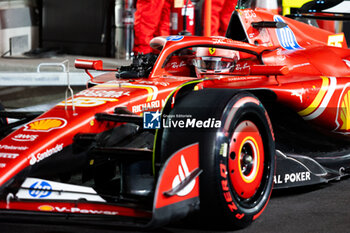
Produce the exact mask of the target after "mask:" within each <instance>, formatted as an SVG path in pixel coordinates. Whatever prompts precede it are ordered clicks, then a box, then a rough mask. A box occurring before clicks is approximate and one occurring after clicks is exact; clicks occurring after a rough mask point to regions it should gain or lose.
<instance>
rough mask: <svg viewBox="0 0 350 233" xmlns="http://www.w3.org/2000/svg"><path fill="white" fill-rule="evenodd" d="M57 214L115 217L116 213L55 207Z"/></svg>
mask: <svg viewBox="0 0 350 233" xmlns="http://www.w3.org/2000/svg"><path fill="white" fill-rule="evenodd" d="M55 210H56V211H57V212H69V213H80V214H105V215H117V214H118V212H117V211H108V210H89V209H80V208H78V207H70V208H67V207H58V206H56V207H55Z"/></svg>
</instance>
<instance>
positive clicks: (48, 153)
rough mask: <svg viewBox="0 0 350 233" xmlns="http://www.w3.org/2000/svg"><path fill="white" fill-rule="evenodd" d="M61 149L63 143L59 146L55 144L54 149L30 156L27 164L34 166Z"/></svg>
mask: <svg viewBox="0 0 350 233" xmlns="http://www.w3.org/2000/svg"><path fill="white" fill-rule="evenodd" d="M62 149H63V143H61V144H57V145H56V146H55V147H54V148H51V149H46V151H44V152H42V153H37V154H36V155H35V154H31V155H30V156H29V157H28V159H29V164H30V165H34V164H35V163H37V162H40V161H41V160H43V159H45V158H47V157H50V156H51V155H53V154H55V153H57V152H59V151H61V150H62Z"/></svg>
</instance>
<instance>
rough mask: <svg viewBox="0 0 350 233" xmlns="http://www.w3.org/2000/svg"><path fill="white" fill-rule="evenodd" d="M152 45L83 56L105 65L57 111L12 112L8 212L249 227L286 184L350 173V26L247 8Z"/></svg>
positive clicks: (4, 188)
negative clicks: (222, 33) (115, 57)
mask: <svg viewBox="0 0 350 233" xmlns="http://www.w3.org/2000/svg"><path fill="white" fill-rule="evenodd" d="M151 46H152V47H153V48H154V50H156V51H158V54H141V55H138V56H136V57H135V58H134V59H133V61H132V63H131V64H130V65H128V66H121V67H119V68H118V69H115V70H107V69H104V68H103V64H102V61H101V60H81V59H80V60H79V59H77V60H76V63H75V66H76V67H77V68H80V69H84V70H86V72H87V74H89V75H90V76H91V73H90V72H89V70H100V71H105V72H104V73H103V74H102V75H100V76H96V77H92V76H91V79H90V81H89V83H88V88H87V89H85V90H83V91H81V92H79V93H77V94H75V95H73V96H71V97H70V98H66V99H65V100H63V101H62V102H60V103H58V104H57V105H56V106H54V107H53V108H52V109H50V110H48V111H46V112H18V111H2V112H1V115H0V116H1V121H0V122H1V138H2V139H1V141H0V198H1V201H0V214H1V217H3V218H15V219H26V218H30V219H41V220H43V219H45V220H52V221H67V219H68V220H69V221H70V222H76V223H89V224H103V225H115V226H119V225H121V226H133V227H159V226H162V225H164V224H167V223H169V222H171V221H176V220H179V219H181V218H184V217H186V216H188V215H190V214H196V215H197V216H200V219H208V221H207V222H209V223H212V224H218V225H220V226H227V227H230V228H242V227H245V226H247V225H249V224H250V223H251V222H252V221H254V220H255V219H257V218H258V217H259V216H260V215H261V214H262V212H263V211H264V209H265V207H266V206H267V204H268V201H269V198H270V195H271V192H272V189H282V188H290V187H297V186H306V185H315V184H319V183H325V182H328V181H331V180H334V179H339V178H341V177H342V176H345V175H348V174H349V172H350V170H349V169H350V157H349V152H350V147H349V133H350V82H349V76H350V50H349V49H347V45H346V40H345V38H344V34H332V33H331V32H328V31H325V30H322V29H319V28H317V27H314V26H311V25H308V24H306V23H303V22H300V21H297V20H294V19H291V18H286V17H282V16H280V15H275V14H273V13H271V12H269V11H264V10H259V9H256V10H252V9H243V10H237V11H235V12H234V13H233V15H232V18H231V21H230V25H229V28H228V30H227V34H226V37H199V36H182V35H176V36H169V37H156V38H154V39H153V40H152V41H151ZM107 71H108V72H107ZM8 118H16V119H18V121H12V122H8V121H7V119H8Z"/></svg>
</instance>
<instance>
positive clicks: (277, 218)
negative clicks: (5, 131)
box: [0, 87, 350, 233]
mask: <svg viewBox="0 0 350 233" xmlns="http://www.w3.org/2000/svg"><path fill="white" fill-rule="evenodd" d="M78 89H79V88H76V90H78ZM49 97H50V98H49ZM63 98H64V88H63V87H59V88H58V87H52V88H48V87H45V88H36V87H32V88H28V87H26V88H21V87H15V88H0V100H1V102H2V103H3V104H4V105H5V107H10V108H18V107H28V106H29V105H38V104H41V105H40V107H41V108H43V109H45V108H47V107H49V106H52V103H53V102H55V101H56V103H57V102H59V101H61V100H62V99H63ZM45 103H46V105H45ZM349 207H350V179H349V178H347V179H343V180H341V181H337V182H331V183H329V184H324V185H317V186H313V187H307V188H299V189H292V190H284V191H274V192H273V195H272V198H271V200H270V202H269V205H268V206H267V208H266V210H265V212H264V213H263V214H262V216H261V217H260V218H259V219H258V220H257V221H255V222H254V223H253V224H252V225H251V226H250V227H248V228H246V229H243V230H239V231H235V232H238V233H241V232H242V233H273V232H279V233H296V232H297V233H306V232H307V233H313V232H315V233H322V232H325V233H329V232H349V231H350V230H349V229H350V208H349ZM43 221H45V220H44V219H43ZM17 232H18V233H78V232H79V233H80V232H86V233H112V232H115V233H116V232H125V233H127V232H140V231H138V230H125V229H123V230H120V229H117V228H101V227H91V226H83V225H79V226H78V225H66V226H64V225H62V224H60V225H52V224H50V225H49V224H45V223H40V224H39V223H31V222H27V223H21V222H16V221H11V222H8V221H4V220H3V219H0V233H17ZM152 232H169V233H180V232H181V233H194V232H232V231H225V230H218V229H217V228H208V227H202V226H196V225H195V224H192V223H188V222H181V223H177V224H173V225H171V226H167V227H165V228H161V229H158V230H157V231H154V230H153V231H152Z"/></svg>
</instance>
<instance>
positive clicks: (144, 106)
mask: <svg viewBox="0 0 350 233" xmlns="http://www.w3.org/2000/svg"><path fill="white" fill-rule="evenodd" d="M161 101H162V103H161V102H160V101H159V100H156V101H152V102H147V103H143V104H139V105H135V106H133V107H132V112H133V113H139V112H143V111H149V110H152V109H157V108H160V107H164V105H165V100H161Z"/></svg>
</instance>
